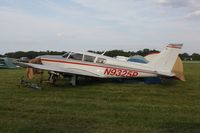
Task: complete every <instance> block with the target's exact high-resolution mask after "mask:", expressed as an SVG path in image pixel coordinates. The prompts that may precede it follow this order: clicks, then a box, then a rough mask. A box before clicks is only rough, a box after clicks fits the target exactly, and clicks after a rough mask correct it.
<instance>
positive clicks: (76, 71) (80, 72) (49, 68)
mask: <svg viewBox="0 0 200 133" xmlns="http://www.w3.org/2000/svg"><path fill="white" fill-rule="evenodd" d="M16 64H17V65H19V66H21V67H32V68H37V69H41V70H47V71H55V72H61V73H69V74H76V75H83V76H91V77H102V75H98V74H96V73H92V72H89V71H85V70H82V69H75V68H68V69H63V68H59V67H54V66H49V65H42V64H33V63H24V62H17V63H16Z"/></svg>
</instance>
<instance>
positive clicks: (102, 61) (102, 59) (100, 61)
mask: <svg viewBox="0 0 200 133" xmlns="http://www.w3.org/2000/svg"><path fill="white" fill-rule="evenodd" d="M105 61H106V59H104V58H98V59H97V63H103V64H105Z"/></svg>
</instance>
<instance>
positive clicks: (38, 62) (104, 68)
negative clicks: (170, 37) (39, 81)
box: [17, 44, 184, 85]
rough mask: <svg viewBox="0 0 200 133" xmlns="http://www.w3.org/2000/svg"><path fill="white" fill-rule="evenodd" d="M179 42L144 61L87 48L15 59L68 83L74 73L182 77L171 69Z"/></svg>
mask: <svg viewBox="0 0 200 133" xmlns="http://www.w3.org/2000/svg"><path fill="white" fill-rule="evenodd" d="M182 46H183V44H169V45H167V46H166V48H165V49H164V50H163V51H162V52H161V53H160V54H157V56H156V57H154V58H153V59H152V60H151V61H150V62H148V63H146V64H144V63H139V62H128V61H126V60H119V59H117V58H112V57H108V56H105V55H99V54H95V53H90V52H68V53H66V54H64V55H62V56H57V55H55V56H52V55H43V56H39V57H36V58H35V59H34V60H35V61H33V62H32V63H24V62H18V63H17V64H18V65H20V66H24V67H29V68H36V69H41V70H47V71H50V72H51V74H52V75H53V76H57V75H65V76H66V75H68V76H71V81H70V83H71V84H72V85H76V81H77V76H87V77H97V78H124V79H126V78H127V79H130V78H141V77H142V78H144V77H177V78H178V79H180V80H184V75H183V71H182V70H180V71H179V70H178V69H177V67H176V69H174V66H175V64H176V62H177V59H178V55H179V53H180V51H181V48H182ZM181 65H182V64H181ZM174 70H175V71H174Z"/></svg>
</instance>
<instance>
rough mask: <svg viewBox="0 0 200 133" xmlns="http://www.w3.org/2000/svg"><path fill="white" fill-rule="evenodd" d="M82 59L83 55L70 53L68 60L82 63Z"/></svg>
mask: <svg viewBox="0 0 200 133" xmlns="http://www.w3.org/2000/svg"><path fill="white" fill-rule="evenodd" d="M82 58H83V54H79V53H71V54H70V56H69V58H68V59H72V60H79V61H82Z"/></svg>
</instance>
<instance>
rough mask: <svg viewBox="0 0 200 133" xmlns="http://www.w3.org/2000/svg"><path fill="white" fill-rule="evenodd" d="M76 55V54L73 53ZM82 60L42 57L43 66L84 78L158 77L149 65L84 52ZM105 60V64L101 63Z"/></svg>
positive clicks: (68, 57)
mask: <svg viewBox="0 0 200 133" xmlns="http://www.w3.org/2000/svg"><path fill="white" fill-rule="evenodd" d="M73 54H74V53H73ZM78 54H82V55H83V57H82V59H80V60H74V59H70V54H69V56H67V57H62V56H60V57H59V58H57V57H58V56H41V57H40V59H41V62H42V64H43V65H48V66H52V67H57V68H59V69H62V70H68V71H71V73H74V74H77V75H84V76H92V77H100V78H135V77H156V76H157V74H156V72H155V70H154V69H153V68H152V67H150V66H149V65H148V64H142V63H135V62H127V61H121V60H118V59H115V58H111V57H107V56H103V55H99V54H94V53H89V52H84V53H80V52H79V53H78ZM86 56H92V57H94V61H93V62H88V61H85V60H84V59H85V58H86ZM100 59H103V62H99V60H100Z"/></svg>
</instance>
